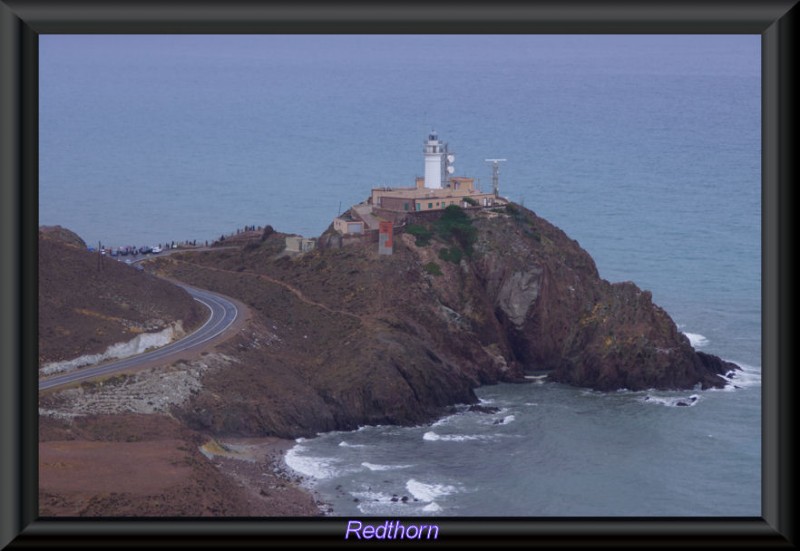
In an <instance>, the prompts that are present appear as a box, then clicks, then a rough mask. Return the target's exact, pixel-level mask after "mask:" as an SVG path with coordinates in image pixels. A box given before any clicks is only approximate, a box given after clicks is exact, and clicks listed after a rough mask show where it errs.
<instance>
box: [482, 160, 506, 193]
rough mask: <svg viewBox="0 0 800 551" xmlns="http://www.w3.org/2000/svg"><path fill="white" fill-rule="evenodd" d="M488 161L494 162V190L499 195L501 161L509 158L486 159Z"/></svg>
mask: <svg viewBox="0 0 800 551" xmlns="http://www.w3.org/2000/svg"><path fill="white" fill-rule="evenodd" d="M484 160H485V161H486V162H487V163H492V192H494V196H495V197H498V196H499V193H500V163H503V162H505V161H507V160H508V159H484Z"/></svg>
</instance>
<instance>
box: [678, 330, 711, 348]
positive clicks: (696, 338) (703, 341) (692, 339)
mask: <svg viewBox="0 0 800 551" xmlns="http://www.w3.org/2000/svg"><path fill="white" fill-rule="evenodd" d="M683 334H684V335H686V338H688V339H689V344H691V345H692V347H693V348H704V347H706V346H708V343H709V340H708V339H707V338H706V337H705V336H704V335H701V334H699V333H687V332H685V331H684V333H683Z"/></svg>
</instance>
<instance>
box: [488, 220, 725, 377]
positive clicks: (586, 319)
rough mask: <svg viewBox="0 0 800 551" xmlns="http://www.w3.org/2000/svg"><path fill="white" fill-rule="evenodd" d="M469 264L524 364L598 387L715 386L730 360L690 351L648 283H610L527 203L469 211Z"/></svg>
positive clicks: (585, 255) (686, 341) (591, 262)
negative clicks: (495, 212)
mask: <svg viewBox="0 0 800 551" xmlns="http://www.w3.org/2000/svg"><path fill="white" fill-rule="evenodd" d="M475 223H476V225H477V226H478V227H479V228H480V234H479V235H480V237H479V246H478V247H477V250H478V251H479V256H478V258H476V261H475V266H476V273H477V275H478V277H479V278H480V279H482V281H483V282H484V287H485V289H486V292H487V293H488V294H489V296H490V299H493V300H494V303H495V304H496V305H497V308H496V310H495V313H496V315H497V317H498V318H499V319H500V320H501V322H502V323H503V324H504V326H505V328H506V333H507V337H508V339H509V342H510V343H511V345H512V351H513V354H514V359H516V360H518V361H520V362H521V363H522V364H523V365H524V367H525V369H526V370H550V371H552V373H551V379H552V380H556V381H560V382H564V383H568V384H572V385H576V386H585V387H591V388H594V389H598V390H615V389H620V388H628V389H646V388H658V389H673V388H674V389H678V388H691V387H694V386H695V385H700V386H701V387H703V388H708V387H719V386H723V385H724V384H725V381H724V380H723V379H722V378H721V377H719V375H720V374H724V373H726V372H728V371H730V370H732V369H736V366H735V365H734V364H731V363H729V362H724V361H722V360H720V359H719V358H716V357H715V356H710V355H707V354H702V353H697V352H695V351H694V349H693V348H692V347H691V345H690V343H689V341H688V339H687V338H686V336H685V335H683V334H682V333H681V332H680V331H678V328H677V326H676V325H675V323H674V322H673V321H672V319H671V318H670V317H669V315H668V314H667V313H666V312H665V311H664V310H663V309H661V308H660V307H658V306H657V305H655V304H653V302H652V295H651V293H650V292H649V291H643V290H641V289H639V288H638V287H637V286H636V285H635V284H634V283H632V282H623V283H615V284H610V283H608V282H607V281H605V280H603V279H601V278H600V277H599V275H598V272H597V268H596V266H595V264H594V261H593V260H592V259H591V257H590V256H589V254H588V253H587V252H586V251H584V250H583V249H582V248H580V246H579V245H578V243H577V242H576V241H574V240H572V239H569V238H568V237H567V236H566V235H565V234H564V233H563V232H562V231H561V230H559V229H558V228H556V227H555V226H553V225H552V224H550V223H548V222H547V221H545V220H543V219H542V218H539V217H537V216H536V215H535V214H533V213H532V212H530V211H527V210H525V209H522V208H519V207H516V208H513V209H512V210H511V212H509V213H508V214H507V215H506V216H496V217H493V218H492V219H491V220H488V219H481V218H480V217H479V218H478V219H477V220H476V222H475Z"/></svg>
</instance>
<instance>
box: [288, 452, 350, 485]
mask: <svg viewBox="0 0 800 551" xmlns="http://www.w3.org/2000/svg"><path fill="white" fill-rule="evenodd" d="M307 451H308V448H306V447H305V446H300V445H297V446H294V447H293V448H292V449H290V450H289V451H288V452H286V456H285V457H284V461H285V462H286V465H288V466H289V468H290V469H292V470H293V471H296V472H298V473H300V474H302V475H305V476H309V477H311V478H313V479H315V480H322V479H325V478H333V477H334V476H337V475H338V474H340V472H339V470H338V469H336V468H335V467H334V466H333V460H332V459H328V458H323V457H311V456H306V455H300V454H302V453H303V452H307Z"/></svg>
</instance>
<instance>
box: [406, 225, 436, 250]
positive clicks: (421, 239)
mask: <svg viewBox="0 0 800 551" xmlns="http://www.w3.org/2000/svg"><path fill="white" fill-rule="evenodd" d="M406 232H408V233H409V234H411V235H413V236H414V237H415V243H416V244H417V245H418V246H420V247H424V246H425V245H427V244H428V243H430V242H431V237H433V234H432V233H431V231H430V230H429V229H428V228H426V227H425V226H421V225H419V224H409V226H408V227H407V228H406Z"/></svg>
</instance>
